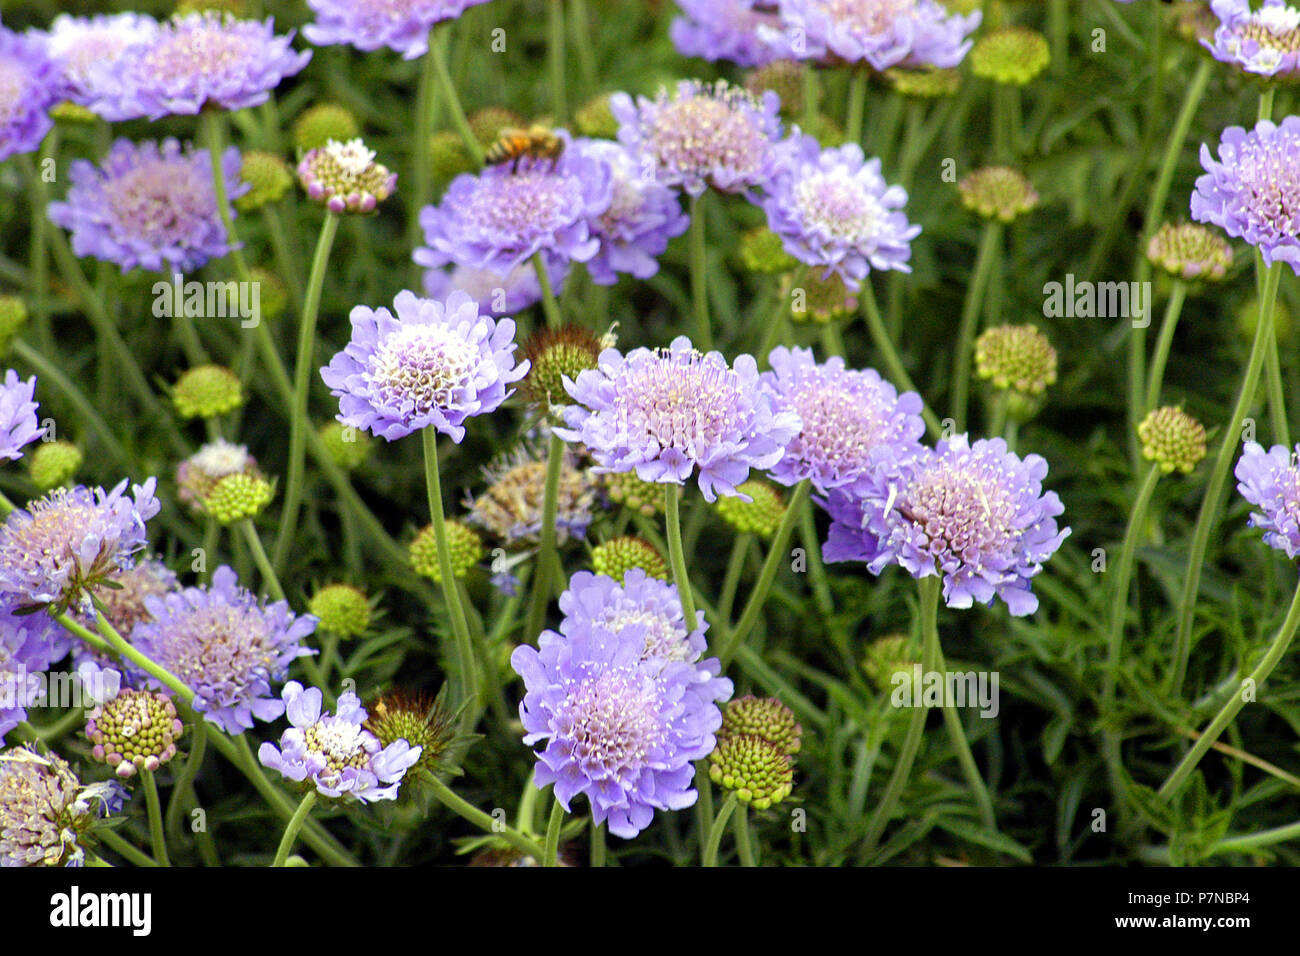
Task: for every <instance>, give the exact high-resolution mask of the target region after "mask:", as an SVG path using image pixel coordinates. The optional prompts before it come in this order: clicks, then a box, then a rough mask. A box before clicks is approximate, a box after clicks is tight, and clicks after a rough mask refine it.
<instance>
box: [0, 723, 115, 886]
mask: <svg viewBox="0 0 1300 956" xmlns="http://www.w3.org/2000/svg"><path fill="white" fill-rule="evenodd" d="M126 796H127V794H126V790H125V788H124V787H122V785H121V784H119V783H118V782H117V781H115V780H114V781H106V782H103V783H89V784H83V783H82V782H81V781H80V780H78V779H77V775H76V774H75V773H73V772H72V767H71V766H70V765H69V764H68V762H67V761H66V760H64V759H63V758H62V757H60V756H59V755H58V754H57V753H54V752H53V751H50V752H48V753H44V754H41V753H37V752H36V747H35V746H34V745H33V744H27V745H26V746H23V747H13V748H10V749H9V750H5V751H0V869H2V868H6V867H19V866H72V867H81V866H85V864H86V845H87V844H88V843H89V841H88V840H87V839H86V831H87V830H90V829H91V828H92V827H94V826H95V825H96V821H98V820H99V819H100V818H102V817H107V816H110V815H111V814H114V813H120V812H121V810H122V806H123V804H124V803H125V802H126Z"/></svg>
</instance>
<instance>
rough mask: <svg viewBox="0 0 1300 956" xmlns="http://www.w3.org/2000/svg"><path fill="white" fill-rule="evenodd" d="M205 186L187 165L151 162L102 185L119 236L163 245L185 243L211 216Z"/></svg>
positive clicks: (161, 161)
mask: <svg viewBox="0 0 1300 956" xmlns="http://www.w3.org/2000/svg"><path fill="white" fill-rule="evenodd" d="M205 185H206V184H201V183H199V182H197V180H196V177H195V175H194V171H193V169H192V168H191V166H190V164H189V163H187V162H185V163H182V162H180V161H168V160H153V161H145V162H142V163H141V164H140V165H138V166H136V167H135V168H133V169H130V170H128V171H126V172H125V173H123V174H122V175H121V176H118V177H116V178H113V179H110V180H108V181H106V182H105V183H104V189H105V191H106V193H107V195H108V202H109V207H110V208H111V209H112V210H113V214H114V216H115V217H116V218H117V223H116V224H115V227H116V230H117V231H118V232H119V234H120V235H122V236H125V237H130V238H138V237H141V236H143V237H145V238H146V240H147V241H148V242H149V243H150V244H151V245H167V244H170V243H171V242H181V241H183V240H185V239H186V238H187V237H189V236H190V235H192V234H193V232H194V230H195V227H196V224H197V223H200V222H203V221H206V220H207V219H208V218H209V216H210V215H211V205H210V203H209V202H208V200H209V198H210V197H209V196H208V195H207V193H206V190H205V189H204V186H205Z"/></svg>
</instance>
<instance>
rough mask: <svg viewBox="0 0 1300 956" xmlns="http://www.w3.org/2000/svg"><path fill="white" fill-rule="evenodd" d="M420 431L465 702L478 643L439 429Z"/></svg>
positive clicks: (472, 686) (473, 683)
mask: <svg viewBox="0 0 1300 956" xmlns="http://www.w3.org/2000/svg"><path fill="white" fill-rule="evenodd" d="M420 434H421V437H422V438H423V440H424V477H425V484H426V486H427V489H428V495H429V514H430V516H431V517H432V519H433V534H434V538H435V540H436V542H437V547H438V571H439V574H440V576H441V578H442V594H443V599H444V600H445V601H446V602H447V612H448V614H449V616H450V617H451V627H452V634H453V635H454V637H455V640H456V650H457V654H458V657H459V659H460V702H461V703H462V704H464V703H466V702H468V701H470V700H472V699H473V698H474V697H476V696H477V687H478V681H477V679H476V678H475V674H474V646H473V643H472V642H471V641H470V635H469V621H468V619H467V618H466V617H465V609H464V608H463V607H462V606H461V603H460V590H459V589H458V588H457V587H456V578H455V577H454V576H453V574H452V566H451V544H450V543H449V541H448V540H447V519H446V517H445V516H444V514H443V510H442V483H441V477H440V475H439V473H438V432H437V431H436V430H435V429H433V428H425V429H423V430H422V431H421V433H420ZM463 729H468V728H463Z"/></svg>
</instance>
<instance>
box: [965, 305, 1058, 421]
mask: <svg viewBox="0 0 1300 956" xmlns="http://www.w3.org/2000/svg"><path fill="white" fill-rule="evenodd" d="M975 373H976V375H978V376H979V377H980V378H981V379H984V380H985V381H987V382H989V383H990V384H991V385H992V386H993V389H994V390H995V391H996V392H999V393H1002V394H1003V397H1005V399H1006V400H1007V402H1008V407H1007V414H1008V416H1009V417H1010V418H1011V419H1012V420H1014V421H1021V422H1023V421H1028V420H1029V419H1030V418H1032V417H1033V416H1034V415H1035V414H1036V413H1037V412H1038V408H1039V406H1040V405H1041V402H1042V395H1043V393H1044V392H1045V391H1046V390H1047V387H1048V386H1049V385H1052V384H1054V383H1055V382H1056V349H1054V348H1052V343H1051V342H1049V341H1048V340H1047V336H1045V335H1043V333H1042V332H1039V331H1038V329H1036V328H1035V327H1034V326H1032V325H998V326H994V327H993V328H991V329H987V330H985V331H984V332H983V333H982V334H981V335H980V337H979V338H978V339H976V340H975Z"/></svg>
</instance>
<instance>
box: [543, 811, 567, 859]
mask: <svg viewBox="0 0 1300 956" xmlns="http://www.w3.org/2000/svg"><path fill="white" fill-rule="evenodd" d="M563 823H564V807H563V806H562V805H561V804H560V798H559V797H555V801H554V803H552V804H551V819H550V820H548V821H547V823H546V846H545V849H544V853H545V855H544V856H543V857H542V866H559V865H560V827H561V825H562V824H563Z"/></svg>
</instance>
